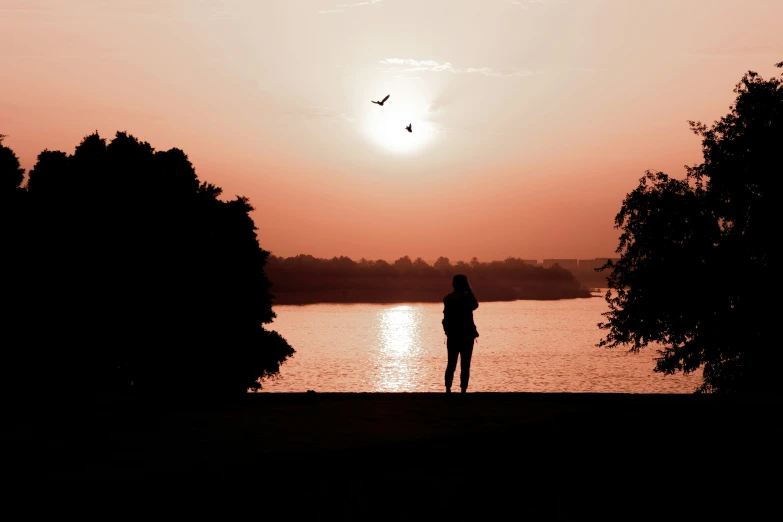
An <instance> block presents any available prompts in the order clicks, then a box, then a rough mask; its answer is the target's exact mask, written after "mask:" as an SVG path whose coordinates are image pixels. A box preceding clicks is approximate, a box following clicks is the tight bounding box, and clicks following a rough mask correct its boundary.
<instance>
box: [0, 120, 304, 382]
mask: <svg viewBox="0 0 783 522" xmlns="http://www.w3.org/2000/svg"><path fill="white" fill-rule="evenodd" d="M25 192H26V194H25V195H26V199H25V202H24V204H23V205H17V206H16V207H15V211H14V214H13V216H4V218H9V217H14V218H15V220H16V221H15V222H16V223H17V225H18V226H21V229H22V230H23V232H24V234H16V235H12V234H10V232H9V230H8V228H7V227H4V229H3V231H4V240H5V241H6V242H8V243H10V244H9V245H8V246H9V247H10V248H9V249H8V250H7V251H8V252H10V253H11V258H12V260H13V263H12V264H13V266H14V267H17V272H16V273H15V274H9V273H6V274H5V279H6V282H7V283H8V285H9V286H10V287H11V291H10V293H9V294H7V296H8V297H7V299H8V300H9V301H12V303H11V304H13V309H14V310H15V312H14V313H13V314H12V319H13V321H9V331H10V333H11V336H10V337H11V338H12V339H13V343H11V345H9V346H7V347H6V350H5V351H6V355H7V356H9V355H10V353H11V352H12V353H13V355H11V358H12V359H14V360H13V364H12V366H13V367H14V368H15V369H16V371H17V374H16V376H15V378H14V379H11V380H14V381H17V385H19V386H22V387H26V388H29V387H31V386H32V387H40V386H47V387H55V388H58V389H67V390H77V391H88V390H107V389H112V390H114V389H120V390H123V389H126V390H127V389H133V390H138V391H139V392H144V393H155V394H160V393H174V392H178V391H179V392H186V393H188V394H192V393H203V394H209V395H216V394H226V393H244V392H246V391H247V390H248V388H256V389H257V388H258V387H260V380H261V379H263V378H266V377H269V376H272V375H274V374H276V373H277V372H278V371H279V367H280V364H282V363H283V362H284V361H285V360H286V359H287V358H288V357H289V356H291V355H292V354H293V353H294V350H293V349H292V348H291V347H290V346H289V345H288V343H287V342H286V341H285V339H283V338H282V337H281V336H280V335H278V334H277V333H275V332H271V331H267V330H265V329H264V327H263V325H264V324H268V323H270V322H272V320H273V319H274V317H275V314H274V312H273V311H272V295H271V294H270V293H269V287H270V283H269V281H268V279H267V276H266V274H265V271H264V265H265V263H266V261H267V258H268V256H269V253H268V252H266V251H264V250H263V249H261V248H260V247H259V245H258V240H257V236H256V232H255V231H256V227H255V225H254V223H253V220H252V218H251V217H250V215H249V213H250V212H251V211H252V210H253V207H252V206H251V205H250V203H249V201H248V200H247V198H244V197H237V198H235V199H233V200H230V201H222V200H220V199H218V197H219V196H220V194H221V190H220V188H218V187H215V186H214V185H211V184H208V183H206V182H199V179H198V177H197V176H196V172H195V169H194V168H193V166H192V164H191V163H190V161H189V160H188V157H187V155H185V153H184V152H182V151H181V150H179V149H171V150H168V151H155V150H154V149H153V148H152V147H151V146H150V144H148V143H146V142H141V141H139V140H138V139H136V138H135V137H133V136H131V135H128V134H126V133H123V132H118V133H117V134H116V136H115V138H114V139H113V140H112V141H111V142H109V143H107V142H106V140H104V139H103V138H101V137H100V136H99V135H98V134H97V133H96V134H92V135H90V136H87V137H86V138H84V140H83V141H82V142H81V144H79V146H78V147H76V149H75V151H74V153H73V154H71V155H67V154H65V153H63V152H60V151H48V150H45V151H43V152H41V154H40V155H39V156H38V161H37V163H36V164H35V166H34V167H33V169H32V170H31V171H30V173H29V180H28V183H27V187H26V191H25ZM19 216H24V219H20V218H19ZM17 228H18V227H17ZM7 358H8V357H7ZM19 381H21V382H19Z"/></svg>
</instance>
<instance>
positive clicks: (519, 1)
mask: <svg viewBox="0 0 783 522" xmlns="http://www.w3.org/2000/svg"><path fill="white" fill-rule="evenodd" d="M505 2H506V3H507V4H511V5H514V6H516V7H519V8H520V9H530V6H533V5H545V4H566V3H568V2H566V1H565V0H505Z"/></svg>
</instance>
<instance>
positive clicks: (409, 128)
mask: <svg viewBox="0 0 783 522" xmlns="http://www.w3.org/2000/svg"><path fill="white" fill-rule="evenodd" d="M412 126H413V125H412V124H411V123H409V124H408V126H407V127H405V128H406V129H407V131H408V132H413V129H412V128H411V127H412Z"/></svg>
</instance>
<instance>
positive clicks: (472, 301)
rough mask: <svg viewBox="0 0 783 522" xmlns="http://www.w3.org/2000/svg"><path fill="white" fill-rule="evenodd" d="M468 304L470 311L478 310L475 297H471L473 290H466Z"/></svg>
mask: <svg viewBox="0 0 783 522" xmlns="http://www.w3.org/2000/svg"><path fill="white" fill-rule="evenodd" d="M468 304H469V305H470V309H471V311H473V310H475V309H476V308H478V301H477V300H476V296H475V295H473V290H468Z"/></svg>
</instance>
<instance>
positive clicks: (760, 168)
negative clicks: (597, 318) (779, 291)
mask: <svg viewBox="0 0 783 522" xmlns="http://www.w3.org/2000/svg"><path fill="white" fill-rule="evenodd" d="M777 66H778V67H783V62H781V63H779V64H777ZM734 92H735V93H736V94H737V97H736V100H735V102H734V104H733V105H732V106H731V108H730V112H729V114H727V115H726V116H724V117H722V118H721V119H720V120H719V121H716V122H714V124H713V125H712V126H707V125H704V124H702V123H701V122H690V126H691V129H692V130H693V132H694V133H695V134H697V135H698V136H700V137H701V138H702V148H703V155H704V161H703V162H702V163H701V164H699V165H695V166H693V167H686V169H687V176H686V178H685V179H684V180H676V179H673V178H670V177H669V176H667V175H666V174H664V173H661V172H648V173H647V174H646V175H645V177H643V178H642V179H641V180H640V182H639V186H638V187H637V188H636V189H635V190H634V191H632V192H631V193H630V194H628V195H627V196H626V198H625V200H624V201H623V205H622V207H621V209H620V212H619V213H618V214H617V216H616V218H615V224H616V226H617V228H619V229H621V230H622V234H621V236H620V241H619V246H618V248H617V252H618V253H619V254H621V257H620V259H619V260H618V261H617V262H616V263H607V265H605V266H604V267H603V268H602V269H604V270H609V271H610V275H609V287H610V290H609V292H607V294H606V300H607V302H608V303H609V307H610V310H609V312H607V313H606V314H604V315H605V317H606V321H605V322H603V323H600V324H599V327H601V328H603V329H605V330H607V331H608V332H607V334H606V336H605V338H604V339H602V341H601V342H600V344H599V345H600V346H607V347H616V346H619V345H625V346H629V347H630V349H631V351H638V350H640V349H641V348H643V347H645V346H648V345H649V344H651V343H652V344H657V345H659V346H661V347H662V348H661V349H660V350H659V351H658V353H659V358H658V359H657V364H656V368H655V370H656V371H658V372H663V373H665V374H672V373H675V372H677V371H683V372H686V373H688V372H691V371H694V370H696V369H697V368H700V367H701V368H702V369H703V384H702V386H701V387H700V388H699V390H698V391H700V392H714V393H733V392H766V391H778V390H779V388H780V387H779V385H778V381H779V375H780V363H781V362H782V359H783V358H782V357H781V351H780V349H779V348H778V347H777V344H776V342H775V341H776V336H775V332H774V325H775V323H774V317H773V315H772V310H773V307H772V306H771V305H770V304H768V303H769V301H770V300H773V299H776V298H777V297H778V296H777V295H776V294H775V293H773V294H772V295H771V296H770V295H769V294H770V290H772V289H773V288H776V287H775V286H773V285H772V283H773V282H774V281H775V280H776V279H777V277H778V274H779V267H780V263H779V257H778V254H777V250H778V249H776V248H775V246H774V242H775V241H774V238H775V237H776V234H775V230H776V227H778V226H779V223H778V219H776V218H778V215H777V214H776V212H775V211H776V209H779V208H780V189H779V180H780V178H781V175H783V163H782V162H781V160H782V159H783V158H782V157H781V152H782V151H783V77H782V78H777V77H773V78H771V79H769V80H764V79H762V78H761V77H760V76H759V75H758V74H757V73H755V72H752V71H749V72H748V73H746V74H745V75H744V76H743V78H742V80H741V81H740V82H739V83H738V84H737V86H736V88H735V90H734Z"/></svg>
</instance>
